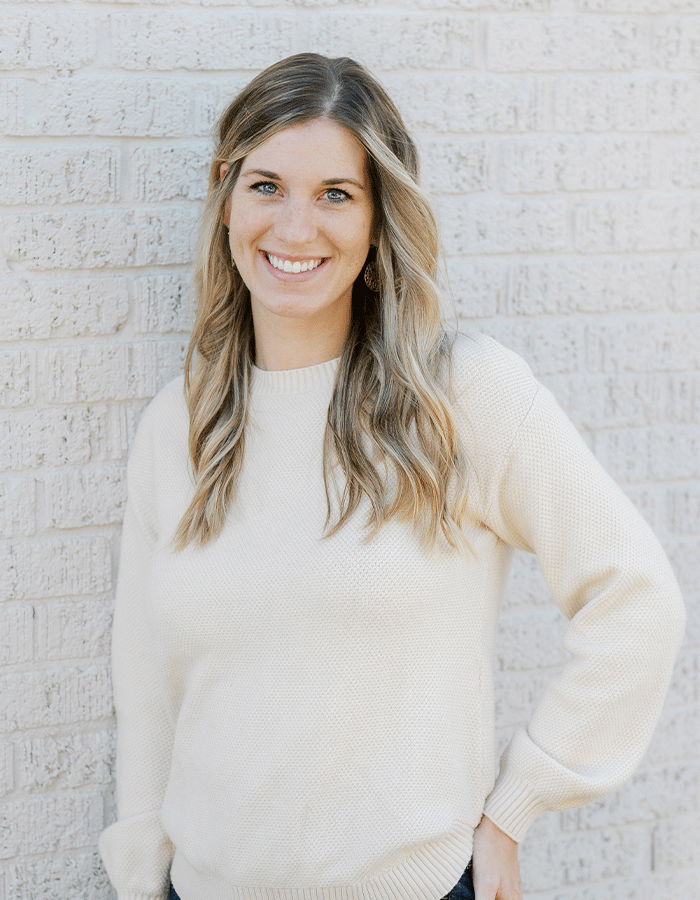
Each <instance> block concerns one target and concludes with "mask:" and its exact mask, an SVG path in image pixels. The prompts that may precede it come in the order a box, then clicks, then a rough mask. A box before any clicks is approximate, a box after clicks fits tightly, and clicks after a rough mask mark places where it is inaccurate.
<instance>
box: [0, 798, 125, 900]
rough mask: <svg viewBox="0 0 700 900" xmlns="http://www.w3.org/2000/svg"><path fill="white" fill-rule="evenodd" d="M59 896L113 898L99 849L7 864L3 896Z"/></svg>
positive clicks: (20, 899)
mask: <svg viewBox="0 0 700 900" xmlns="http://www.w3.org/2000/svg"><path fill="white" fill-rule="evenodd" d="M87 812H88V814H89V812H90V810H89V809H88V810H87ZM59 896H60V898H61V900H113V897H114V893H113V890H112V888H111V887H110V884H109V879H108V877H107V873H106V872H105V870H104V867H103V865H102V860H101V858H100V855H99V853H97V852H96V851H93V852H89V853H82V854H74V855H72V856H61V857H59V858H58V859H55V858H52V857H40V858H35V859H25V860H21V861H18V862H16V863H13V864H12V865H8V866H7V867H6V869H5V897H4V900H57V897H59Z"/></svg>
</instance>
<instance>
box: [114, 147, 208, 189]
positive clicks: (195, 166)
mask: <svg viewBox="0 0 700 900" xmlns="http://www.w3.org/2000/svg"><path fill="white" fill-rule="evenodd" d="M210 157H211V151H210V148H209V147H208V146H207V145H206V144H204V143H199V144H194V145H192V144H188V145H187V146H185V147H138V148H137V149H136V150H135V151H134V154H133V156H132V158H131V167H132V176H133V181H134V191H133V193H134V196H135V197H136V199H137V200H139V201H145V202H147V203H154V202H155V203H162V202H163V201H166V200H204V199H205V198H206V196H207V188H208V184H209V163H210Z"/></svg>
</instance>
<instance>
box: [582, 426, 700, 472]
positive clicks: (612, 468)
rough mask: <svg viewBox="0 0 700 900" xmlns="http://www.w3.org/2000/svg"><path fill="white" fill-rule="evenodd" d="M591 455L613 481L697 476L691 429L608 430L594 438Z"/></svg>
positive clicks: (697, 438) (696, 445)
mask: <svg viewBox="0 0 700 900" xmlns="http://www.w3.org/2000/svg"><path fill="white" fill-rule="evenodd" d="M594 447H595V454H596V456H597V457H598V459H599V460H600V461H601V463H602V464H603V466H604V467H605V468H606V469H607V470H608V472H610V474H611V475H612V476H613V478H615V479H616V480H617V481H620V482H625V483H634V482H641V481H649V480H650V481H675V480H679V479H690V478H698V477H700V433H698V429H697V428H695V427H692V426H682V425H675V426H658V427H656V428H639V429H630V430H624V429H611V430H609V431H602V432H600V433H598V434H596V435H595V440H594Z"/></svg>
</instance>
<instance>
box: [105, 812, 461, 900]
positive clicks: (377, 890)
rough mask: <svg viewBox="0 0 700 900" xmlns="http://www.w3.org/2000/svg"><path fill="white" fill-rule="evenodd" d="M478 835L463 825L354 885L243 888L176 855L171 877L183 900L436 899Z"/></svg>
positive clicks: (455, 874)
mask: <svg viewBox="0 0 700 900" xmlns="http://www.w3.org/2000/svg"><path fill="white" fill-rule="evenodd" d="M473 835H474V831H473V829H472V828H471V827H470V826H469V825H459V826H457V827H456V828H455V832H454V833H453V834H451V835H449V837H447V838H445V839H444V840H442V841H434V842H431V843H429V844H424V845H423V846H421V847H418V848H417V849H416V850H414V852H413V853H411V854H409V855H408V856H406V857H404V858H402V859H401V860H399V861H398V862H397V863H396V864H395V865H393V866H392V867H391V868H388V869H383V870H382V871H381V872H378V873H377V874H375V875H373V876H370V877H369V878H367V879H366V880H365V881H361V882H355V883H354V884H344V885H324V886H312V887H306V888H303V887H295V888H279V887H242V886H238V885H232V884H226V883H224V882H222V881H220V880H219V879H217V878H212V877H211V876H207V875H203V874H201V873H200V872H198V871H197V870H196V869H194V868H193V867H192V866H191V865H190V864H189V863H188V862H187V860H186V859H185V858H184V857H183V856H182V854H180V853H178V852H177V851H175V857H174V859H173V865H172V868H171V870H170V877H171V878H172V881H173V884H174V885H175V890H176V891H177V892H178V893H180V891H181V890H182V896H186V897H189V896H192V897H206V898H207V900H398V898H401V900H436V898H437V897H444V896H445V894H447V893H448V892H449V891H450V890H451V889H452V888H453V887H454V886H455V885H456V884H457V882H458V881H459V879H460V878H461V877H462V873H463V872H464V870H465V868H466V867H467V864H468V863H469V860H470V859H471V857H472V841H473ZM120 900H121V898H120ZM130 900H131V898H130ZM149 900H150V898H149Z"/></svg>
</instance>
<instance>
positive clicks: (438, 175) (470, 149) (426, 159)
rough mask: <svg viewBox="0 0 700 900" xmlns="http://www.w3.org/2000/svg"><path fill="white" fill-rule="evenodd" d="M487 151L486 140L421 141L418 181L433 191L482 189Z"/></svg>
mask: <svg viewBox="0 0 700 900" xmlns="http://www.w3.org/2000/svg"><path fill="white" fill-rule="evenodd" d="M490 152H491V151H490V145H489V142H488V141H468V140H466V141H448V140H443V141H422V142H421V144H420V156H421V160H422V162H423V170H422V173H421V174H422V177H421V183H422V185H423V187H424V188H425V189H426V190H428V191H429V192H431V193H433V194H449V195H454V193H455V192H459V193H460V194H461V193H472V192H474V191H485V190H486V189H487V188H488V187H489V156H490Z"/></svg>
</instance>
